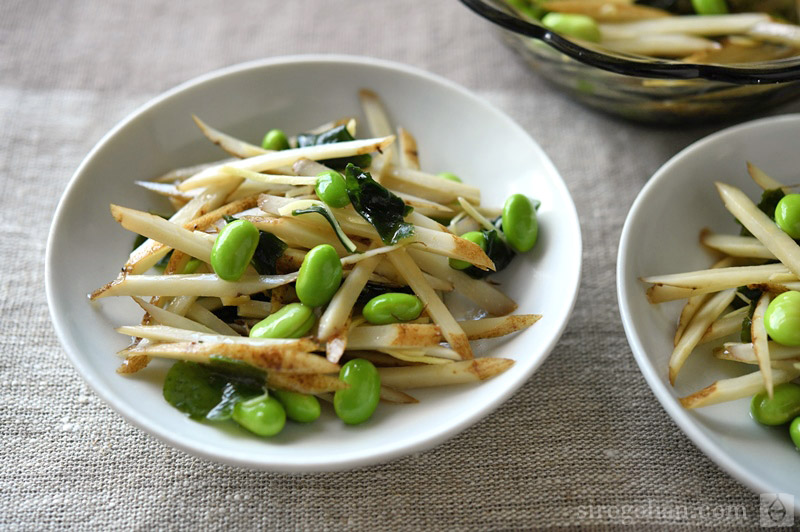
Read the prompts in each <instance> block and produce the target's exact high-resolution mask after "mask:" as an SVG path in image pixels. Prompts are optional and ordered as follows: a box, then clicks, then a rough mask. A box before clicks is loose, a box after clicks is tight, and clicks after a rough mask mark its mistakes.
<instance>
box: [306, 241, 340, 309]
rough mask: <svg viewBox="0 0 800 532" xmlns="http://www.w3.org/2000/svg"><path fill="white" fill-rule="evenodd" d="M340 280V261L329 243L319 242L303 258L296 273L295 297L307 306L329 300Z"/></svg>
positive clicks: (315, 305)
mask: <svg viewBox="0 0 800 532" xmlns="http://www.w3.org/2000/svg"><path fill="white" fill-rule="evenodd" d="M341 282H342V263H341V261H340V260H339V255H337V254H336V250H335V249H333V246H331V245H330V244H321V245H319V246H317V247H315V248H314V249H312V250H311V251H309V252H308V253H306V256H305V258H303V263H302V264H301V265H300V272H299V273H298V274H297V285H296V286H295V289H296V291H297V297H298V298H300V301H301V302H302V303H303V304H305V305H308V306H309V307H321V306H322V305H324V304H326V303H327V302H328V301H330V300H331V298H332V297H333V294H335V293H336V290H338V289H339V285H340V284H341Z"/></svg>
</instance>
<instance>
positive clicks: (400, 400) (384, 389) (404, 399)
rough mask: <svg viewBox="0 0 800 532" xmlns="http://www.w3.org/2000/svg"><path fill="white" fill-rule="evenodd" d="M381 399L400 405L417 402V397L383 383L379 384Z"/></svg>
mask: <svg viewBox="0 0 800 532" xmlns="http://www.w3.org/2000/svg"><path fill="white" fill-rule="evenodd" d="M381 401H385V402H387V403H395V404H401V405H408V404H414V403H419V401H418V400H417V399H415V398H414V397H412V396H410V395H408V394H407V393H406V392H402V391H400V390H395V389H394V388H392V387H391V386H386V385H383V384H382V385H381Z"/></svg>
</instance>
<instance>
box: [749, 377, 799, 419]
mask: <svg viewBox="0 0 800 532" xmlns="http://www.w3.org/2000/svg"><path fill="white" fill-rule="evenodd" d="M750 413H751V414H752V415H753V419H755V420H756V421H758V422H759V423H761V424H762V425H784V424H786V423H788V422H790V421H791V420H792V419H794V418H796V417H797V416H800V385H797V384H794V383H791V382H786V383H783V384H779V385H777V386H775V388H774V389H773V390H772V399H770V398H769V396H768V395H767V392H761V393H759V394H756V395H754V396H753V401H752V402H751V403H750Z"/></svg>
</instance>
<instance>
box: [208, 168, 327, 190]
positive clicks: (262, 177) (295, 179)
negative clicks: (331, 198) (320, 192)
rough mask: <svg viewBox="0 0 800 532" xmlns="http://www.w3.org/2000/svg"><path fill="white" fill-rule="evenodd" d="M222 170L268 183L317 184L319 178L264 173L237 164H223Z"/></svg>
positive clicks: (232, 174)
mask: <svg viewBox="0 0 800 532" xmlns="http://www.w3.org/2000/svg"><path fill="white" fill-rule="evenodd" d="M220 172H222V173H224V174H227V175H231V176H236V177H242V178H244V179H249V180H251V181H257V182H259V183H265V184H267V185H293V186H302V185H316V184H317V178H316V177H310V176H296V175H277V174H262V173H259V172H253V171H252V170H246V169H244V168H236V167H235V166H230V165H228V166H223V167H222V168H220Z"/></svg>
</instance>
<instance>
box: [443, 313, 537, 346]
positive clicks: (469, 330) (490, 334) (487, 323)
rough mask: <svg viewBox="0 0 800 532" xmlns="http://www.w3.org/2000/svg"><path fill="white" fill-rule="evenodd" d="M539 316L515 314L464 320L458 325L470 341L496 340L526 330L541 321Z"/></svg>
mask: <svg viewBox="0 0 800 532" xmlns="http://www.w3.org/2000/svg"><path fill="white" fill-rule="evenodd" d="M541 317H542V316H541V314H516V315H512V316H503V317H501V318H483V319H480V320H464V321H459V322H458V324H459V325H460V326H461V328H462V329H463V330H464V333H465V334H466V335H467V338H469V339H470V340H480V339H482V338H497V337H499V336H505V335H507V334H511V333H513V332H517V331H521V330H522V329H527V328H528V327H530V326H531V325H533V324H534V323H536V322H537V321H539V320H540V319H541Z"/></svg>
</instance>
